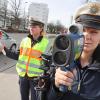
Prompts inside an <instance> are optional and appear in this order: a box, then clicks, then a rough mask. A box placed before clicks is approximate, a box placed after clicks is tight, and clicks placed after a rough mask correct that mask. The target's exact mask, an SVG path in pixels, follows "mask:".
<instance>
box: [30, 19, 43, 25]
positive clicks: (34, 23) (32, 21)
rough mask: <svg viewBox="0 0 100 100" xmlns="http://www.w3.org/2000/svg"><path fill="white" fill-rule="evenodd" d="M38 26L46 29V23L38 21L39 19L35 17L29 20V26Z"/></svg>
mask: <svg viewBox="0 0 100 100" xmlns="http://www.w3.org/2000/svg"><path fill="white" fill-rule="evenodd" d="M36 25H39V26H41V27H44V23H43V22H42V21H41V20H38V19H36V18H33V17H30V18H29V26H36Z"/></svg>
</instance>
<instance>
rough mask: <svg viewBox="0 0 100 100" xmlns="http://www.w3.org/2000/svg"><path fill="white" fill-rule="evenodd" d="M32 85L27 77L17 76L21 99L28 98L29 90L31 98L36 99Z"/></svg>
mask: <svg viewBox="0 0 100 100" xmlns="http://www.w3.org/2000/svg"><path fill="white" fill-rule="evenodd" d="M34 86H35V83H34V81H33V80H32V79H28V78H26V77H19V87H20V93H21V100H29V92H31V100H37V96H36V91H35V90H34Z"/></svg>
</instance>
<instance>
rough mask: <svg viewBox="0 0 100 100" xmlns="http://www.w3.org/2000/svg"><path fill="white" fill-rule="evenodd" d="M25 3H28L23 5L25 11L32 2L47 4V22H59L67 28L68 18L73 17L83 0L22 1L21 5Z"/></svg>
mask: <svg viewBox="0 0 100 100" xmlns="http://www.w3.org/2000/svg"><path fill="white" fill-rule="evenodd" d="M25 2H28V3H26V4H25V6H26V8H25V9H27V8H28V6H29V4H30V3H32V2H37V3H46V4H48V8H49V17H48V22H51V21H56V20H60V22H61V23H62V24H64V25H65V26H68V24H69V23H70V16H71V15H73V13H74V11H75V9H76V8H77V7H79V6H80V5H81V4H82V3H84V0H23V4H24V3H25Z"/></svg>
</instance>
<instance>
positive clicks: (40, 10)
mask: <svg viewBox="0 0 100 100" xmlns="http://www.w3.org/2000/svg"><path fill="white" fill-rule="evenodd" d="M48 14H49V8H48V5H47V4H43V3H31V4H30V5H29V9H28V16H29V17H34V18H37V19H39V20H41V21H42V22H44V23H45V29H46V26H47V22H48Z"/></svg>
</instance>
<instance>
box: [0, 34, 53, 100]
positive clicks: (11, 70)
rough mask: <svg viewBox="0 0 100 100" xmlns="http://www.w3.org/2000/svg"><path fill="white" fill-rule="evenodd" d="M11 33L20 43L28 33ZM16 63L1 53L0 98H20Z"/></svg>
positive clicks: (4, 99)
mask: <svg viewBox="0 0 100 100" xmlns="http://www.w3.org/2000/svg"><path fill="white" fill-rule="evenodd" d="M9 35H10V36H12V37H13V38H15V39H16V40H17V41H18V44H20V41H21V40H22V38H24V37H25V36H26V35H27V34H9ZM51 38H52V37H51ZM50 41H52V40H50ZM52 42H53V41H52ZM15 64H16V61H15V60H12V59H9V58H7V57H5V56H4V55H2V54H0V100H20V94H19V87H18V76H17V73H16V69H15Z"/></svg>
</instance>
